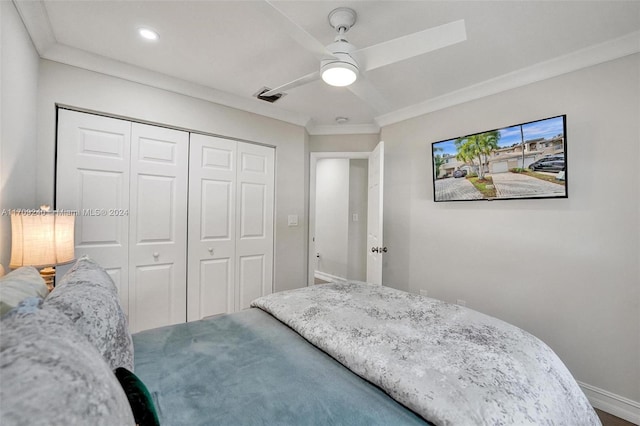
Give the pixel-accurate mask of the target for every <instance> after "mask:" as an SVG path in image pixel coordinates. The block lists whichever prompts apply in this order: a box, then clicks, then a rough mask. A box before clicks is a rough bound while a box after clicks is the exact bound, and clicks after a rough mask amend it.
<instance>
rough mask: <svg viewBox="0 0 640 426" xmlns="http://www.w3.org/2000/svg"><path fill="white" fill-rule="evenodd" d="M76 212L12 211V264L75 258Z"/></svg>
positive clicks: (54, 262)
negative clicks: (67, 213) (62, 213)
mask: <svg viewBox="0 0 640 426" xmlns="http://www.w3.org/2000/svg"><path fill="white" fill-rule="evenodd" d="M74 224H75V216H73V215H59V214H56V213H52V212H44V211H37V212H35V214H34V212H33V211H25V212H21V211H15V212H12V213H11V261H10V263H9V267H11V268H18V267H20V266H35V267H45V266H54V265H59V264H61V263H68V262H71V261H72V260H73V259H74V256H75V254H74V232H73V228H74Z"/></svg>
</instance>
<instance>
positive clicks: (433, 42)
mask: <svg viewBox="0 0 640 426" xmlns="http://www.w3.org/2000/svg"><path fill="white" fill-rule="evenodd" d="M466 39H467V31H466V28H465V25H464V19H461V20H459V21H454V22H450V23H448V24H444V25H440V26H438V27H434V28H429V29H426V30H424V31H418V32H417V33H413V34H409V35H406V36H403V37H398V38H396V39H393V40H389V41H385V42H383V43H380V44H374V45H373V46H369V47H365V48H364V49H360V50H357V51H355V52H353V53H352V56H353V57H354V58H355V59H356V60H357V61H358V63H359V64H360V66H361V67H363V68H364V69H365V70H366V71H369V70H373V69H376V68H380V67H383V66H385V65H389V64H393V63H395V62H399V61H403V60H405V59H409V58H413V57H414V56H419V55H423V54H425V53H427V52H431V51H433V50H437V49H441V48H443V47H447V46H451V45H452V44H456V43H460V42H462V41H465V40H466Z"/></svg>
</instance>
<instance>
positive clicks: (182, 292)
mask: <svg viewBox="0 0 640 426" xmlns="http://www.w3.org/2000/svg"><path fill="white" fill-rule="evenodd" d="M188 165H189V133H187V132H183V131H178V130H173V129H167V128H164V127H158V126H149V125H144V124H139V123H133V124H132V129H131V171H130V173H131V184H130V194H131V195H130V203H129V208H130V212H129V213H130V215H131V216H130V217H131V219H130V221H129V283H130V284H129V325H130V328H131V330H132V331H140V330H146V329H149V328H155V327H161V326H164V325H169V324H177V323H180V322H185V320H186V313H187V294H186V275H187V191H188Z"/></svg>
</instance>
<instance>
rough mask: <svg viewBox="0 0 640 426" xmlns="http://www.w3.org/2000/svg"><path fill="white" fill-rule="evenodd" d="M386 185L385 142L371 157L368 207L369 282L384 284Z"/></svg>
mask: <svg viewBox="0 0 640 426" xmlns="http://www.w3.org/2000/svg"><path fill="white" fill-rule="evenodd" d="M383 183H384V142H380V143H379V144H378V145H377V146H376V148H375V149H374V150H373V152H372V153H371V155H370V156H369V182H368V188H369V190H368V201H367V203H368V206H367V282H370V283H374V284H382V256H383V254H384V253H385V252H386V250H387V248H386V247H385V246H384V242H383V241H382V224H383V220H382V210H383V186H384V185H383Z"/></svg>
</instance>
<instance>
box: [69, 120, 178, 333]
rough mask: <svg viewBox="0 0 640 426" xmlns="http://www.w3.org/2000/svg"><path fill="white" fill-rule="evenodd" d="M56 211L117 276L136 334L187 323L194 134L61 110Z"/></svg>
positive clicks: (79, 243)
mask: <svg viewBox="0 0 640 426" xmlns="http://www.w3.org/2000/svg"><path fill="white" fill-rule="evenodd" d="M58 114H59V115H58V141H57V178H56V208H57V209H75V210H77V211H78V214H79V215H78V217H77V218H76V229H75V231H76V236H75V240H76V256H77V257H79V256H81V255H84V254H87V255H89V256H90V257H91V258H93V259H94V260H96V261H97V262H98V263H99V264H100V265H102V266H103V267H104V268H105V269H106V270H107V272H108V273H109V275H111V277H112V278H113V280H114V282H115V283H116V286H117V288H118V292H119V294H120V299H121V302H122V305H123V307H124V310H125V312H126V314H127V315H128V317H129V326H130V329H131V330H132V331H134V332H135V331H140V330H145V329H148V328H154V327H159V326H163V325H169V324H175V323H179V322H184V321H185V320H186V252H187V234H186V230H187V190H188V189H187V187H188V152H189V133H187V132H183V131H177V130H172V129H166V128H162V127H157V126H149V125H144V124H139V123H132V122H129V121H126V120H119V119H114V118H109V117H102V116H97V115H92V114H86V113H80V112H75V111H69V110H63V109H61V110H59V112H58Z"/></svg>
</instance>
